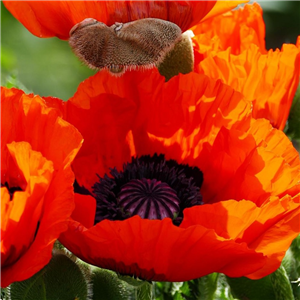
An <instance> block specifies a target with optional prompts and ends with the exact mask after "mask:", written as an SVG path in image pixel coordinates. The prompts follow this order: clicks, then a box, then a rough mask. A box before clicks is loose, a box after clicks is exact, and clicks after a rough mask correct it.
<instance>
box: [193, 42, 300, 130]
mask: <svg viewBox="0 0 300 300" xmlns="http://www.w3.org/2000/svg"><path fill="white" fill-rule="evenodd" d="M200 47H201V45H200ZM230 52H231V50H230V49H228V50H226V51H221V52H218V53H216V54H215V55H214V54H208V55H207V57H206V58H205V59H204V60H203V61H201V62H200V64H199V65H198V66H196V69H197V72H199V73H203V74H205V75H207V76H209V77H210V78H215V79H219V78H220V79H221V80H222V81H223V82H224V83H226V84H228V85H230V86H231V87H233V88H234V89H235V90H237V91H240V92H241V93H242V94H243V95H244V96H245V97H246V99H247V100H250V101H252V103H253V116H254V117H255V118H266V119H268V120H270V122H271V123H272V125H273V126H274V127H276V128H279V129H281V130H282V129H284V126H285V123H286V120H287V118H288V115H289V111H290V108H291V105H292V102H293V97H294V95H295V92H296V89H297V87H298V83H299V76H300V69H299V61H300V51H299V49H297V47H296V46H295V45H291V44H284V45H283V47H282V49H281V51H279V49H277V50H275V51H273V50H270V51H269V52H268V53H266V54H261V52H260V50H259V49H258V48H257V47H256V46H255V45H252V46H250V47H249V49H247V50H245V51H244V52H242V53H241V54H239V55H233V54H231V53H230Z"/></svg>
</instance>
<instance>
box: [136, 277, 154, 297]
mask: <svg viewBox="0 0 300 300" xmlns="http://www.w3.org/2000/svg"><path fill="white" fill-rule="evenodd" d="M152 295H153V286H152V284H151V283H149V282H147V281H145V282H144V284H143V285H141V286H138V287H136V300H151V299H152Z"/></svg>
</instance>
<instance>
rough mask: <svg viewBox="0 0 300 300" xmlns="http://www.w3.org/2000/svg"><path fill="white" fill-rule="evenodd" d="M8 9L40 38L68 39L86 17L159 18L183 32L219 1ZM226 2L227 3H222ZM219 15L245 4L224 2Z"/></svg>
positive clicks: (29, 4) (30, 4)
mask: <svg viewBox="0 0 300 300" xmlns="http://www.w3.org/2000/svg"><path fill="white" fill-rule="evenodd" d="M3 2H4V5H5V6H6V8H7V9H8V10H9V11H10V12H11V13H12V14H13V16H14V17H15V18H17V19H18V20H19V21H20V22H21V23H22V24H23V25H24V26H25V27H26V28H27V29H28V30H29V31H30V32H31V33H33V34H34V35H36V36H38V37H52V36H57V37H59V38H60V39H65V40H66V39H68V38H69V31H70V29H71V28H72V27H73V26H74V25H75V24H77V23H79V22H81V21H83V20H84V19H86V18H94V19H97V20H98V21H100V22H103V23H105V24H107V25H109V26H110V25H112V24H114V23H115V22H122V23H126V22H130V21H134V20H137V19H142V18H158V19H163V20H168V21H171V22H173V23H175V24H177V25H178V26H179V27H181V29H182V30H183V31H185V30H187V29H189V28H190V27H192V26H194V25H196V24H197V23H199V22H200V21H201V20H202V19H203V18H204V17H205V16H206V15H207V14H208V13H209V12H210V11H211V10H213V8H214V5H215V3H216V1H42V2H39V1H22V2H19V3H14V2H13V1H3ZM221 2H223V1H221ZM224 2H225V3H224V4H223V3H221V4H218V5H217V7H216V9H215V12H212V13H211V14H210V15H211V16H212V15H214V14H218V13H221V12H223V11H226V10H230V9H231V8H233V7H235V6H237V5H238V4H239V3H243V2H245V1H224Z"/></svg>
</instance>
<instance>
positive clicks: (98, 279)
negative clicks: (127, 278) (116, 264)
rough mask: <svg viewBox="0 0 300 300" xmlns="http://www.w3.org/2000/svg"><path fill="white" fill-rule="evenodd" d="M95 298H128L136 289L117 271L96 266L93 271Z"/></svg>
mask: <svg viewBox="0 0 300 300" xmlns="http://www.w3.org/2000/svg"><path fill="white" fill-rule="evenodd" d="M91 279H92V285H93V299H94V300H107V299H114V300H128V299H129V297H130V294H132V293H133V292H134V291H133V289H132V288H130V286H129V285H127V284H126V283H125V282H124V281H122V280H120V279H119V278H118V276H117V275H116V273H115V272H112V271H109V270H104V269H100V268H94V269H93V271H92V277H91Z"/></svg>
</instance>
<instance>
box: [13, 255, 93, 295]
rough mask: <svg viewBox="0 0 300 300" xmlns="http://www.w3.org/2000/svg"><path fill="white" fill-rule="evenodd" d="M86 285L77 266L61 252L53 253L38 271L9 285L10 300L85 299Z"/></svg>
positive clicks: (86, 293)
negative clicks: (44, 265)
mask: <svg viewBox="0 0 300 300" xmlns="http://www.w3.org/2000/svg"><path fill="white" fill-rule="evenodd" d="M87 296H88V286H87V283H86V280H85V278H84V275H83V273H82V272H81V270H80V268H79V266H78V265H77V264H76V263H75V262H74V261H73V260H72V259H71V258H69V257H68V256H66V255H65V254H63V253H57V254H54V255H53V257H52V259H51V261H50V262H49V264H48V265H47V266H46V267H45V268H44V269H42V270H41V271H40V272H38V273H37V274H35V275H34V276H32V277H31V278H29V279H28V280H25V281H21V282H14V283H13V284H11V286H10V297H11V300H67V299H70V300H75V299H76V300H86V299H87Z"/></svg>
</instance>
